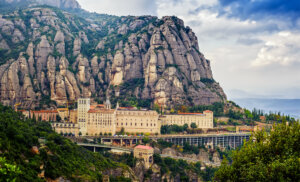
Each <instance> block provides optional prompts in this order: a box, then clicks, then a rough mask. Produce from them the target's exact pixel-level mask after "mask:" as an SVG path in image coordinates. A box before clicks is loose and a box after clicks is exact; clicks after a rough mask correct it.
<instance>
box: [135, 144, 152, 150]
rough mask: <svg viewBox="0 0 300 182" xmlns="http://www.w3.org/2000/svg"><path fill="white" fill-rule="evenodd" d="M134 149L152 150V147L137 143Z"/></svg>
mask: <svg viewBox="0 0 300 182" xmlns="http://www.w3.org/2000/svg"><path fill="white" fill-rule="evenodd" d="M135 149H146V150H152V149H153V148H152V147H150V146H145V145H138V146H136V147H135Z"/></svg>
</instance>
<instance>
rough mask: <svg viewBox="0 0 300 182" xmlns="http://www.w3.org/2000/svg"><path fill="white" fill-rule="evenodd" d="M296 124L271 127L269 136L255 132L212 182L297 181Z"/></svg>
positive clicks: (299, 134)
mask: <svg viewBox="0 0 300 182" xmlns="http://www.w3.org/2000/svg"><path fill="white" fill-rule="evenodd" d="M299 143H300V124H299V122H294V123H290V124H289V125H287V124H286V123H281V124H277V125H274V128H273V130H272V131H270V132H269V133H267V132H265V131H259V132H256V133H254V135H253V136H252V138H251V140H249V141H248V142H246V143H245V144H244V145H243V146H242V147H241V149H240V150H236V151H234V152H233V157H232V163H229V162H228V160H223V162H222V166H221V167H220V169H219V170H218V171H217V172H216V175H215V180H216V181H299V180H300V158H299V156H300V145H299Z"/></svg>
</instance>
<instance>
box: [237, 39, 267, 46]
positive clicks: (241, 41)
mask: <svg viewBox="0 0 300 182" xmlns="http://www.w3.org/2000/svg"><path fill="white" fill-rule="evenodd" d="M262 42H263V41H262V40H260V39H255V38H239V39H238V40H237V43H239V44H243V45H253V44H259V43H262Z"/></svg>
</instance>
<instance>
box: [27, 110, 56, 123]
mask: <svg viewBox="0 0 300 182" xmlns="http://www.w3.org/2000/svg"><path fill="white" fill-rule="evenodd" d="M57 115H58V112H57V110H41V111H30V118H33V117H35V119H36V120H41V121H56V117H57Z"/></svg>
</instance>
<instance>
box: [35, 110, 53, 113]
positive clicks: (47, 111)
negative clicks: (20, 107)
mask: <svg viewBox="0 0 300 182" xmlns="http://www.w3.org/2000/svg"><path fill="white" fill-rule="evenodd" d="M32 112H33V113H58V112H57V110H40V111H32Z"/></svg>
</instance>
